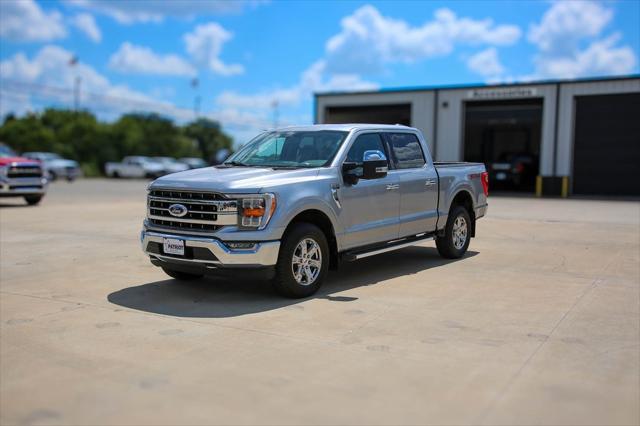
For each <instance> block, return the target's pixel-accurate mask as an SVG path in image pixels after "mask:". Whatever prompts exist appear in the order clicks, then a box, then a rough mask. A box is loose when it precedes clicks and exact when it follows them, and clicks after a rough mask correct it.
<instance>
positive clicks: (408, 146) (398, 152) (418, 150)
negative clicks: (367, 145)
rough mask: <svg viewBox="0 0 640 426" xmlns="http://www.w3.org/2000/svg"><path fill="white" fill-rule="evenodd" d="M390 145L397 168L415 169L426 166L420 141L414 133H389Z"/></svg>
mask: <svg viewBox="0 0 640 426" xmlns="http://www.w3.org/2000/svg"><path fill="white" fill-rule="evenodd" d="M387 137H388V139H389V145H390V147H391V152H392V153H393V156H394V158H395V163H396V168H398V169H413V168H419V167H422V166H424V164H425V160H424V153H423V152H422V147H421V146H420V141H419V140H418V138H417V137H416V135H414V134H412V133H388V134H387Z"/></svg>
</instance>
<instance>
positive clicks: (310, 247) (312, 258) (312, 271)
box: [291, 238, 322, 285]
mask: <svg viewBox="0 0 640 426" xmlns="http://www.w3.org/2000/svg"><path fill="white" fill-rule="evenodd" d="M321 268H322V252H321V250H320V244H318V243H317V242H316V241H315V240H314V239H313V238H305V239H303V240H302V241H300V242H299V243H298V245H297V246H296V248H295V250H294V251H293V258H292V259H291V271H292V272H293V277H294V278H295V280H296V282H297V283H298V284H300V285H311V284H313V283H314V282H315V281H316V279H318V275H320V269H321Z"/></svg>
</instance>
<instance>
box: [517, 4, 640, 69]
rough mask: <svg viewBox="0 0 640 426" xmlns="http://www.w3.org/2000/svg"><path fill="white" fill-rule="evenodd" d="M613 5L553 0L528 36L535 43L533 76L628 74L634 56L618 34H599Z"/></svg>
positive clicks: (609, 16)
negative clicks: (608, 6) (535, 52)
mask: <svg viewBox="0 0 640 426" xmlns="http://www.w3.org/2000/svg"><path fill="white" fill-rule="evenodd" d="M613 15H614V13H613V9H610V8H606V7H604V6H603V5H601V4H599V3H595V2H592V1H582V2H580V1H561V2H560V1H559V2H556V3H553V4H552V5H551V7H550V8H549V10H547V11H546V12H545V13H544V15H543V16H542V19H541V21H540V23H539V24H534V25H532V26H531V28H530V30H529V34H528V39H529V41H530V42H531V43H533V44H534V45H536V47H537V48H538V52H537V54H536V56H535V58H534V63H535V72H534V74H533V76H534V77H535V78H538V79H540V78H576V77H586V76H606V75H622V74H629V73H631V72H633V71H634V69H636V66H637V62H638V61H637V57H636V54H635V53H634V51H633V49H632V48H631V47H630V46H627V45H619V43H620V41H621V38H622V36H621V34H619V33H615V34H612V35H609V36H606V37H602V33H603V31H604V29H605V28H606V26H607V24H609V23H610V22H611V20H612V19H613Z"/></svg>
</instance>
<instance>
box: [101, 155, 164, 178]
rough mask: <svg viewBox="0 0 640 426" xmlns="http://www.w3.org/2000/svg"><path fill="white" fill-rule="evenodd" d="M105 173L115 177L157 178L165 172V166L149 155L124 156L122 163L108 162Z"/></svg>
mask: <svg viewBox="0 0 640 426" xmlns="http://www.w3.org/2000/svg"><path fill="white" fill-rule="evenodd" d="M104 171H105V174H106V175H107V176H109V177H114V178H156V177H158V176H162V175H164V174H165V171H164V166H163V165H162V164H160V163H158V162H157V161H153V160H151V159H150V158H149V157H143V156H141V155H134V156H129V157H124V158H123V159H122V162H121V163H106V164H105V165H104Z"/></svg>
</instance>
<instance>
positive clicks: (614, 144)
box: [573, 93, 640, 196]
mask: <svg viewBox="0 0 640 426" xmlns="http://www.w3.org/2000/svg"><path fill="white" fill-rule="evenodd" d="M573 193H574V194H586V195H631V196H637V195H640V93H629V94H620V95H597V96H579V97H576V113H575V139H574V151H573Z"/></svg>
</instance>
